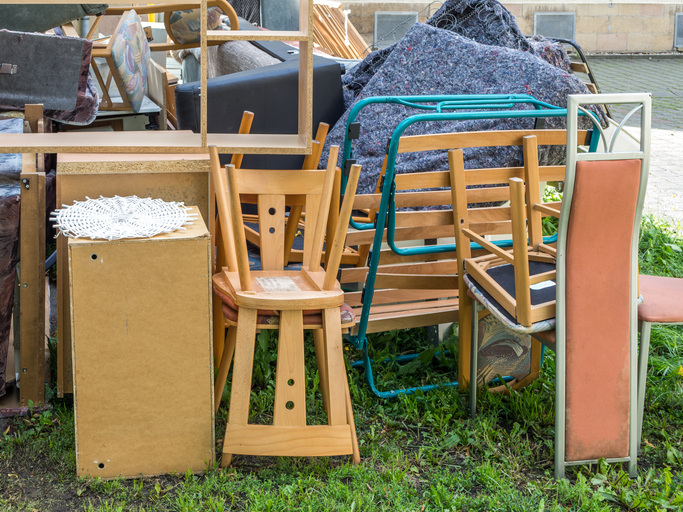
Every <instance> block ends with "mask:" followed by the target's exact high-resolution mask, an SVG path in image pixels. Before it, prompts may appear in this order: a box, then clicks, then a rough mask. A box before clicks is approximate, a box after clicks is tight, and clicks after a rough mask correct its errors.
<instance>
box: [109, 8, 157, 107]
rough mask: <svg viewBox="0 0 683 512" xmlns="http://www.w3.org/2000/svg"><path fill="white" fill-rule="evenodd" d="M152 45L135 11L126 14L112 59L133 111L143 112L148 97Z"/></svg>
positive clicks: (116, 35) (118, 32) (117, 35)
mask: <svg viewBox="0 0 683 512" xmlns="http://www.w3.org/2000/svg"><path fill="white" fill-rule="evenodd" d="M149 55H150V50H149V43H147V37H145V32H144V31H143V29H142V25H141V24H140V20H139V19H138V15H137V13H136V12H135V11H133V10H130V11H128V12H127V13H126V14H124V15H123V19H122V20H121V23H120V24H119V30H118V31H117V32H116V34H115V35H114V39H113V43H112V59H113V61H114V64H115V65H116V70H117V72H118V74H119V76H120V77H121V81H122V82H123V89H124V90H123V91H122V92H123V94H124V95H125V96H126V98H127V99H128V101H129V102H130V107H131V109H132V110H133V112H139V111H140V107H141V106H142V99H143V98H144V97H145V86H146V84H147V66H148V64H149Z"/></svg>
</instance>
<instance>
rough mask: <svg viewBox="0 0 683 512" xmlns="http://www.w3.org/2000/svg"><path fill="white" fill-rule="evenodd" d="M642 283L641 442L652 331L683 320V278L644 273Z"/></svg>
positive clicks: (639, 368)
mask: <svg viewBox="0 0 683 512" xmlns="http://www.w3.org/2000/svg"><path fill="white" fill-rule="evenodd" d="M639 285H640V294H641V295H642V297H643V302H642V303H641V304H639V305H638V330H639V331H640V349H639V351H638V446H640V440H641V438H642V435H643V410H644V408H645V383H646V380H647V379H646V377H647V362H648V356H649V353H650V332H651V330H652V326H653V325H678V324H683V279H681V278H675V277H660V276H647V275H643V274H641V275H640V278H639Z"/></svg>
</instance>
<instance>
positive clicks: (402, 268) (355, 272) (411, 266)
mask: <svg viewBox="0 0 683 512" xmlns="http://www.w3.org/2000/svg"><path fill="white" fill-rule="evenodd" d="M377 270H378V273H393V274H403V275H425V274H453V275H455V274H456V263H455V261H454V260H446V261H423V262H411V263H401V264H394V265H383V266H380V267H378V269H377ZM367 274H368V267H350V268H344V269H342V270H341V278H340V282H342V283H354V282H361V281H364V280H365V277H366V276H367Z"/></svg>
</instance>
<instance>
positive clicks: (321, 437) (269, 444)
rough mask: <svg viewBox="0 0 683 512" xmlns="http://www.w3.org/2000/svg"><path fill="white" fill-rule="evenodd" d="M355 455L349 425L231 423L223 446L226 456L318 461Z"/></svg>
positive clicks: (227, 428)
mask: <svg viewBox="0 0 683 512" xmlns="http://www.w3.org/2000/svg"><path fill="white" fill-rule="evenodd" d="M352 452H353V447H352V445H351V435H350V427H349V426H348V425H335V426H329V425H308V426H305V427H274V426H271V425H233V424H230V423H229V424H228V426H227V427H226V432H225V442H224V444H223V453H227V454H234V453H237V454H241V455H267V456H275V457H288V456H298V457H318V456H329V455H348V454H350V453H352Z"/></svg>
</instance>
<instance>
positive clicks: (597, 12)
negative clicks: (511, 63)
mask: <svg viewBox="0 0 683 512" xmlns="http://www.w3.org/2000/svg"><path fill="white" fill-rule="evenodd" d="M501 3H502V4H503V5H505V7H507V8H508V9H509V10H510V12H511V13H512V14H513V15H514V16H515V17H516V18H517V23H518V24H519V26H520V28H521V29H522V31H523V32H524V33H525V34H533V32H534V14H535V13H536V12H574V13H576V42H577V43H579V45H581V47H582V48H583V49H584V51H586V52H591V53H599V52H670V51H673V50H674V47H673V43H674V23H675V14H676V13H677V12H683V2H672V1H671V0H661V1H658V2H656V1H652V2H649V3H636V2H633V1H628V0H622V1H618V0H616V1H612V2H607V1H604V2H580V1H576V0H574V1H571V0H569V1H565V2H553V1H550V2H544V1H539V0H528V1H521V0H520V1H515V0H512V1H510V0H501ZM342 6H343V8H344V9H348V10H349V11H350V14H349V19H350V20H351V22H352V23H353V24H354V25H355V26H356V28H357V29H358V31H359V32H360V33H361V35H362V36H363V37H364V38H365V41H366V42H367V43H368V45H371V44H372V42H373V31H374V23H375V12H376V11H415V12H418V13H420V15H419V20H420V21H425V20H426V19H427V18H428V17H429V16H431V15H432V14H433V13H434V12H435V11H436V10H437V9H438V8H439V6H440V2H424V1H423V2H414V1H408V0H395V1H393V2H374V1H367V0H342Z"/></svg>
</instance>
